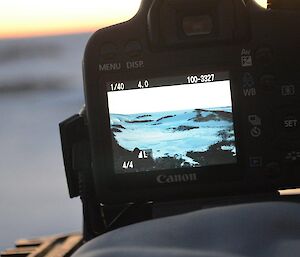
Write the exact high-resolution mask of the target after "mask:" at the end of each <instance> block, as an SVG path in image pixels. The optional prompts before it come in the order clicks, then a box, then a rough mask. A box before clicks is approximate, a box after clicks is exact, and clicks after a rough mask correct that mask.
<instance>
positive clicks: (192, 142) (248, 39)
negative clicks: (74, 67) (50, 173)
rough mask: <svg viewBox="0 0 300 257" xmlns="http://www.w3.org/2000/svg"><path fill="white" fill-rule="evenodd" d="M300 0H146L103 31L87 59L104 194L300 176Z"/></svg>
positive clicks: (223, 187)
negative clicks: (267, 5) (299, 0)
mask: <svg viewBox="0 0 300 257" xmlns="http://www.w3.org/2000/svg"><path fill="white" fill-rule="evenodd" d="M274 2H275V1H274ZM288 2H289V1H288ZM295 2H296V1H291V2H289V4H288V5H287V6H280V5H279V6H276V5H275V4H274V5H273V6H271V7H272V9H268V10H266V9H262V8H261V7H259V6H258V5H257V4H256V3H255V2H254V1H248V2H247V3H245V2H244V1H241V0H232V1H229V0H203V1H197V0H185V1H183V0H145V1H143V2H142V4H141V7H140V10H139V12H138V13H137V14H136V16H135V17H133V18H132V19H131V20H129V21H127V22H124V23H121V24H117V25H114V26H111V27H108V28H104V29H100V30H99V31H97V32H96V33H95V34H94V35H93V36H92V37H91V39H90V40H89V42H88V44H87V47H86V51H85V55H84V62H83V73H84V89H85V98H86V114H85V115H84V116H85V119H86V124H87V128H88V133H87V134H88V136H87V134H86V135H85V138H86V140H87V141H88V142H89V145H90V148H89V147H87V148H89V149H90V150H91V155H90V162H91V170H92V174H91V177H90V178H91V180H92V185H93V188H94V190H95V199H96V200H95V201H97V202H99V203H103V204H119V203H129V202H147V201H158V202H164V201H172V200H183V199H192V198H201V197H208V196H224V195H242V194H251V193H264V192H275V191H277V190H279V189H285V188H295V187H299V186H300V172H299V168H300V123H299V119H300V76H299V75H300V31H299V29H298V28H297V25H299V24H300V15H299V14H300V9H299V5H297V4H295V5H293V4H292V3H295ZM63 147H64V146H63ZM64 150H66V149H64ZM64 152H65V151H64ZM64 154H65V153H64ZM79 156H80V154H79ZM64 157H65V164H66V172H67V177H68V183H69V189H70V194H71V196H72V192H74V191H76V190H75V189H74V181H75V180H76V179H75V178H74V174H73V170H72V169H73V168H72V167H71V166H72V165H69V166H68V165H67V162H66V158H67V156H66V154H65V156H64ZM73 163H74V162H73ZM75 187H76V186H75ZM74 195H75V194H74V193H73V196H74Z"/></svg>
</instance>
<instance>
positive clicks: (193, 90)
mask: <svg viewBox="0 0 300 257" xmlns="http://www.w3.org/2000/svg"><path fill="white" fill-rule="evenodd" d="M107 90H108V92H107V96H108V108H109V115H110V128H111V134H112V151H113V160H114V165H113V166H114V170H115V173H117V174H120V173H132V172H151V171H159V170H170V169H182V168H199V167H205V166H213V165H223V164H232V163H236V161H237V159H236V144H235V133H234V124H233V116H232V97H231V89H230V79H229V73H228V72H219V73H207V74H196V75H194V74H193V75H183V76H174V77H161V78H154V79H140V80H132V81H116V82H108V83H107Z"/></svg>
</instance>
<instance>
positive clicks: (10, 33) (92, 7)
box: [0, 0, 267, 38]
mask: <svg viewBox="0 0 300 257" xmlns="http://www.w3.org/2000/svg"><path fill="white" fill-rule="evenodd" d="M256 1H257V2H258V3H259V4H260V5H262V6H263V7H266V2H267V0H256ZM140 2H141V0H48V1H41V0H26V1H25V0H24V1H20V0H8V1H3V3H1V9H0V24H1V26H0V38H20V37H34V36H47V35H59V34H71V33H80V32H92V31H95V30H97V29H99V28H102V27H105V26H109V25H112V24H115V23H118V22H122V21H125V20H128V19H130V18H131V17H132V16H134V14H135V13H136V12H137V10H138V8H139V5H140Z"/></svg>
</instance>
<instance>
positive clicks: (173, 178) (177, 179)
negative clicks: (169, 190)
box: [156, 173, 197, 184]
mask: <svg viewBox="0 0 300 257" xmlns="http://www.w3.org/2000/svg"><path fill="white" fill-rule="evenodd" d="M196 180H197V174H196V173H192V174H178V175H159V176H157V177H156V181H157V182H158V183H160V184H170V183H182V182H190V181H196Z"/></svg>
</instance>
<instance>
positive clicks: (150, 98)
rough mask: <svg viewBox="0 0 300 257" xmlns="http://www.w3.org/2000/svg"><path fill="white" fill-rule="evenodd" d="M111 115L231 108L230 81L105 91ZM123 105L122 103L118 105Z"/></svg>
mask: <svg viewBox="0 0 300 257" xmlns="http://www.w3.org/2000/svg"><path fill="white" fill-rule="evenodd" d="M107 94H108V107H109V111H110V113H114V114H137V113H151V112H162V111H178V110H190V109H201V108H213V107H226V106H231V105H232V103H231V93H230V81H229V80H226V81H216V82H211V83H199V84H185V85H179V86H167V87H154V88H147V89H132V90H125V91H111V92H108V93H107ZM120 103H122V104H120Z"/></svg>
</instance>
